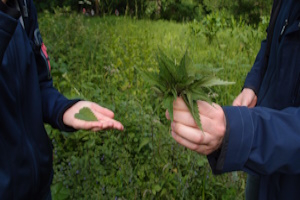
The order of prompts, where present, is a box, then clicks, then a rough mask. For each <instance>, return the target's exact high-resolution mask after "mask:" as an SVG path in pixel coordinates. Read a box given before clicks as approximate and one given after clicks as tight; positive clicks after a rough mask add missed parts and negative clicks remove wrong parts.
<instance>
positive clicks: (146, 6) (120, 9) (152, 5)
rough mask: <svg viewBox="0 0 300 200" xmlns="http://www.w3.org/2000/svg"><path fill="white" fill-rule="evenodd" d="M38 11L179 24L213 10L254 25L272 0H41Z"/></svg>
mask: <svg viewBox="0 0 300 200" xmlns="http://www.w3.org/2000/svg"><path fill="white" fill-rule="evenodd" d="M35 2H36V7H37V9H38V11H39V12H41V11H44V10H48V11H50V12H54V11H55V10H56V9H57V8H58V7H69V8H70V9H69V10H70V11H76V12H82V11H83V9H85V10H86V13H87V14H91V15H100V16H106V15H115V14H117V15H125V16H132V17H136V18H139V19H141V18H150V19H165V20H174V21H177V22H180V21H192V20H194V19H197V20H200V19H202V18H203V17H205V16H206V15H207V14H210V13H211V12H213V11H214V12H215V11H226V12H228V13H229V14H230V15H233V16H234V17H235V18H236V19H239V18H240V17H242V18H244V19H245V22H246V23H249V24H257V23H259V22H260V17H261V16H264V15H268V14H269V12H270V9H271V6H272V0H256V1H255V0H238V1H230V0H80V1H78V0H43V1H37V0H35Z"/></svg>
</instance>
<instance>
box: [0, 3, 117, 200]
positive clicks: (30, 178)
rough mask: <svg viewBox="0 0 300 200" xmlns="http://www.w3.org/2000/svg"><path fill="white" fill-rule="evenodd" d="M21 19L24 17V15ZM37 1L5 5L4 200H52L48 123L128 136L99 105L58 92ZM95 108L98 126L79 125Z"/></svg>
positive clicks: (0, 149) (0, 154)
mask: <svg viewBox="0 0 300 200" xmlns="http://www.w3.org/2000/svg"><path fill="white" fill-rule="evenodd" d="M21 14H22V15H21ZM45 50H46V47H45V45H44V44H43V41H42V37H41V35H40V32H39V29H38V22H37V14H36V11H35V7H34V5H33V2H32V0H18V1H17V0H16V1H15V0H0V61H1V66H0V92H1V97H0V105H1V112H0V119H1V120H0V199H3V200H6V199H9V200H12V199H32V200H34V199H38V200H41V199H51V192H50V185H51V181H52V177H53V169H52V147H51V141H50V140H49V138H48V135H47V133H46V131H45V128H44V123H49V124H50V125H52V126H53V127H54V128H57V129H60V130H63V131H75V130H77V129H84V130H93V131H98V130H104V129H118V130H123V125H122V124H121V123H120V122H118V121H116V120H114V119H113V117H114V113H113V112H112V111H110V110H108V109H106V108H103V107H101V106H99V105H98V104H96V103H94V102H90V101H83V100H68V99H67V98H66V97H64V96H63V95H62V94H61V93H59V92H58V91H57V90H56V89H55V88H54V87H53V82H52V78H51V75H50V63H49V60H48V56H47V54H46V51H45ZM83 107H88V108H90V109H91V110H92V111H93V113H94V114H95V116H96V117H97V118H98V121H96V122H86V121H83V120H79V119H76V118H75V117H74V114H75V113H77V112H78V111H79V110H80V109H81V108H83Z"/></svg>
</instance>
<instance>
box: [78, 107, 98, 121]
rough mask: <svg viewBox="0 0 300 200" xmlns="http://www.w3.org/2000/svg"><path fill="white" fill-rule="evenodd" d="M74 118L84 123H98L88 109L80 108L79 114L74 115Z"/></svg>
mask: <svg viewBox="0 0 300 200" xmlns="http://www.w3.org/2000/svg"><path fill="white" fill-rule="evenodd" d="M75 118H76V119H80V120H84V121H98V119H97V117H96V116H95V114H94V113H93V112H92V111H91V109H90V108H88V107H83V108H81V109H80V110H79V112H78V113H76V114H75Z"/></svg>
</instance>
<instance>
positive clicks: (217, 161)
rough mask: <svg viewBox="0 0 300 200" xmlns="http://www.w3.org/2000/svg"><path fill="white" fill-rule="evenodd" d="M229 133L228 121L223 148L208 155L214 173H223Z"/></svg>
mask: <svg viewBox="0 0 300 200" xmlns="http://www.w3.org/2000/svg"><path fill="white" fill-rule="evenodd" d="M224 113H225V112H224ZM225 115H226V113H225ZM225 117H226V116H225ZM226 118H227V117H226ZM229 133H230V131H229V123H228V122H226V131H225V135H224V138H223V143H222V146H221V148H220V149H218V150H216V151H215V152H213V153H212V154H210V155H208V156H207V159H208V162H209V164H210V167H211V169H212V172H213V173H214V174H221V173H222V170H223V166H224V162H225V156H226V153H227V148H228V141H229Z"/></svg>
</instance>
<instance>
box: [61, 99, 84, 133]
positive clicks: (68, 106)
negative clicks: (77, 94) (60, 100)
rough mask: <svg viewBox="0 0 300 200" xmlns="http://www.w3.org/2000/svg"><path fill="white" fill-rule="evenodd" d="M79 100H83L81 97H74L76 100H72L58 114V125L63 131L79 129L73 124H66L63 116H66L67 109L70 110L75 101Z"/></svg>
mask: <svg viewBox="0 0 300 200" xmlns="http://www.w3.org/2000/svg"><path fill="white" fill-rule="evenodd" d="M78 101H81V99H74V100H70V103H68V104H67V105H66V106H65V107H64V108H63V109H62V110H61V111H60V113H59V116H58V125H59V129H60V130H61V131H65V132H75V131H77V129H74V128H73V127H71V126H67V125H65V124H64V121H63V116H64V113H65V112H66V110H68V109H69V108H71V107H72V106H73V105H74V104H75V103H77V102H78Z"/></svg>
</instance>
